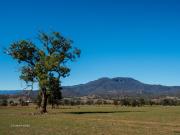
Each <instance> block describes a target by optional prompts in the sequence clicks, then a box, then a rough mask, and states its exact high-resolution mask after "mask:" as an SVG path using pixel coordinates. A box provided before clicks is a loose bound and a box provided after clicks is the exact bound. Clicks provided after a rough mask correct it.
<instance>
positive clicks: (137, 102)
mask: <svg viewBox="0 0 180 135" xmlns="http://www.w3.org/2000/svg"><path fill="white" fill-rule="evenodd" d="M52 102H53V103H52ZM34 104H36V105H37V106H38V107H40V105H41V99H40V96H38V98H37V99H36V100H35V101H34ZM48 104H49V105H52V108H55V107H56V106H59V105H60V106H62V105H70V106H75V105H108V104H109V105H115V106H118V105H120V106H133V107H136V106H138V107H140V106H144V105H151V106H152V105H163V106H179V105H180V100H177V99H167V98H165V99H160V100H158V101H154V100H147V99H144V98H138V99H133V98H124V99H120V100H116V99H114V100H111V102H110V101H109V100H104V99H103V100H101V99H98V100H94V99H88V100H86V101H83V100H77V99H76V100H73V99H62V100H53V101H52V98H51V97H50V98H49V99H48ZM8 105H10V106H16V105H21V106H28V105H29V103H28V102H26V101H25V100H23V99H19V103H16V102H14V101H13V100H10V101H8V100H7V99H6V98H4V99H1V100H0V106H8Z"/></svg>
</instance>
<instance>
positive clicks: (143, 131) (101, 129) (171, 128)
mask: <svg viewBox="0 0 180 135" xmlns="http://www.w3.org/2000/svg"><path fill="white" fill-rule="evenodd" d="M37 112H38V110H36V109H35V107H34V106H30V107H0V135H19V134H22V135H180V107H163V106H153V107H150V106H146V107H120V106H119V107H115V106H109V105H107V106H73V107H72V106H63V107H60V108H59V109H53V110H52V109H50V108H48V114H45V115H40V114H38V113H37ZM17 125H19V126H17ZM26 125H29V126H28V127H26Z"/></svg>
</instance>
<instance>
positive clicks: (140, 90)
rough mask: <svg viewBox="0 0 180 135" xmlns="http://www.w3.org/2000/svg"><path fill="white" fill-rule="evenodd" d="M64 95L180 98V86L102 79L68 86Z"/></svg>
mask: <svg viewBox="0 0 180 135" xmlns="http://www.w3.org/2000/svg"><path fill="white" fill-rule="evenodd" d="M63 95H64V96H65V97H74V96H88V95H96V96H102V97H117V96H118V97H119V96H148V97H154V96H180V86H163V85H150V84H145V83H142V82H140V81H138V80H135V79H133V78H127V77H116V78H100V79H98V80H95V81H91V82H88V83H86V84H80V85H75V86H66V87H64V88H63Z"/></svg>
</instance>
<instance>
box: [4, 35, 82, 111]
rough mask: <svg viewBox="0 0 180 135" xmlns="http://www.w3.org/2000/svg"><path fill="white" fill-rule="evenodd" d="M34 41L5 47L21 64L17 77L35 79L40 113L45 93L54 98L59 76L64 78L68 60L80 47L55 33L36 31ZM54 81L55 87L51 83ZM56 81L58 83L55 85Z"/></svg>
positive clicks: (75, 56) (44, 108)
mask: <svg viewBox="0 0 180 135" xmlns="http://www.w3.org/2000/svg"><path fill="white" fill-rule="evenodd" d="M38 39H39V40H38V41H36V42H32V41H28V40H20V41H17V42H14V43H12V44H11V45H10V47H9V48H8V49H7V53H8V55H10V56H11V57H12V58H13V59H15V60H17V61H18V63H20V64H21V65H22V68H21V75H20V79H22V80H24V81H25V82H26V83H29V82H38V85H39V90H40V96H41V113H46V112H47V110H46V106H47V99H48V95H50V96H51V97H56V96H58V95H56V93H58V92H57V89H53V88H54V87H56V88H59V89H58V90H60V87H61V85H60V79H61V78H64V77H67V76H68V75H69V73H70V68H69V67H68V66H67V63H68V62H69V61H75V60H76V59H77V58H78V57H79V56H80V50H79V49H77V48H74V47H73V46H72V43H73V42H72V41H71V40H68V39H66V38H64V37H63V36H62V35H61V34H60V33H59V32H52V33H50V34H47V33H43V32H41V33H39V34H38ZM53 84H55V85H56V86H53ZM58 84H59V86H57V85H58Z"/></svg>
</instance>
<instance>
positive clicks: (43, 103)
mask: <svg viewBox="0 0 180 135" xmlns="http://www.w3.org/2000/svg"><path fill="white" fill-rule="evenodd" d="M46 106H47V94H46V88H42V101H41V113H46V112H47V110H46Z"/></svg>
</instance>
